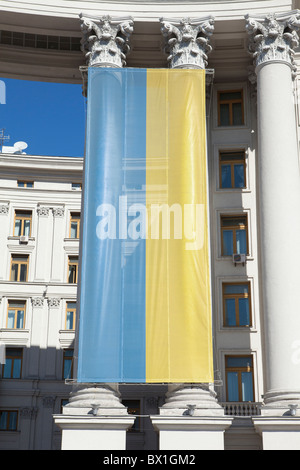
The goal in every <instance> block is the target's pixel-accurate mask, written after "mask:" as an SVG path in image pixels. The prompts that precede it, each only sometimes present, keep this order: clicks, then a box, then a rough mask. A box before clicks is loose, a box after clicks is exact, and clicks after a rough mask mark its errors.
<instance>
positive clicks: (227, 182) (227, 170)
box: [221, 165, 232, 188]
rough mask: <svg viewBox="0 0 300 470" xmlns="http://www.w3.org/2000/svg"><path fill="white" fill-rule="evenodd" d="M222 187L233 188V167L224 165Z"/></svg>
mask: <svg viewBox="0 0 300 470" xmlns="http://www.w3.org/2000/svg"><path fill="white" fill-rule="evenodd" d="M221 187H222V188H231V187H232V184H231V166H230V165H222V166H221Z"/></svg>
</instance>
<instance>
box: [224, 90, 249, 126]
mask: <svg viewBox="0 0 300 470" xmlns="http://www.w3.org/2000/svg"><path fill="white" fill-rule="evenodd" d="M243 124H244V105H243V90H226V91H219V92H218V125H219V126H241V125H243Z"/></svg>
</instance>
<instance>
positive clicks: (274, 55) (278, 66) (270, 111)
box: [246, 11, 300, 415]
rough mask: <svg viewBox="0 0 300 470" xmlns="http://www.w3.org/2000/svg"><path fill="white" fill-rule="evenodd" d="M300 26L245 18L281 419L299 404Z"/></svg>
mask: <svg viewBox="0 0 300 470" xmlns="http://www.w3.org/2000/svg"><path fill="white" fill-rule="evenodd" d="M299 27H300V12H299V11H293V12H289V13H287V14H278V15H275V14H274V15H267V16H265V17H263V16H261V17H258V16H255V17H249V16H247V17H246V29H247V32H248V34H249V50H250V52H251V53H252V54H253V59H254V66H255V70H256V75H257V122H258V155H257V166H258V170H257V177H258V193H259V195H258V197H259V201H258V208H259V217H260V219H259V235H258V236H259V241H260V260H259V262H260V267H261V295H262V316H263V323H264V331H265V347H264V349H265V390H266V392H265V394H264V403H265V405H266V409H267V408H268V407H272V408H274V407H275V408H277V409H278V412H279V413H280V414H281V415H282V414H283V413H284V412H285V413H286V412H288V410H289V408H288V405H289V404H293V403H297V402H298V403H299V400H300V369H299V363H298V361H295V359H294V356H295V346H296V345H298V344H299V338H300V296H299V286H300V269H299V266H300V244H299V233H300V177H299V155H298V143H297V124H296V117H295V102H294V95H293V75H294V71H295V65H294V61H293V55H294V48H295V47H296V46H297V45H298V30H299ZM282 408H283V410H282ZM280 410H281V411H280Z"/></svg>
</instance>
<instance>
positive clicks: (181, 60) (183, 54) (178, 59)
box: [160, 17, 214, 69]
mask: <svg viewBox="0 0 300 470" xmlns="http://www.w3.org/2000/svg"><path fill="white" fill-rule="evenodd" d="M160 22H161V32H162V35H163V38H164V51H165V53H166V54H167V55H168V62H169V66H170V67H171V68H201V69H204V68H205V67H206V65H207V55H208V54H209V53H210V52H211V50H212V48H211V46H210V44H209V40H210V37H211V35H212V34H213V31H214V19H213V17H208V18H202V19H201V18H200V19H191V18H183V19H182V20H180V21H178V20H174V19H168V20H167V19H164V18H161V19H160Z"/></svg>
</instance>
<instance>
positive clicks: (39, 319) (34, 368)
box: [28, 297, 45, 379]
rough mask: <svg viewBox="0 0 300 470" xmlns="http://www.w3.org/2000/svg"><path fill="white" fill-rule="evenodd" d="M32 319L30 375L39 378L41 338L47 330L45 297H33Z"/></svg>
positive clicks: (29, 351) (32, 377) (29, 352)
mask: <svg viewBox="0 0 300 470" xmlns="http://www.w3.org/2000/svg"><path fill="white" fill-rule="evenodd" d="M31 304H32V319H31V329H30V348H28V355H29V361H28V377H29V378H31V379H38V377H39V375H40V360H41V354H42V352H41V351H40V349H41V339H42V336H43V333H42V332H43V331H45V310H44V297H32V298H31Z"/></svg>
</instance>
